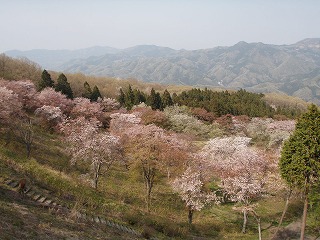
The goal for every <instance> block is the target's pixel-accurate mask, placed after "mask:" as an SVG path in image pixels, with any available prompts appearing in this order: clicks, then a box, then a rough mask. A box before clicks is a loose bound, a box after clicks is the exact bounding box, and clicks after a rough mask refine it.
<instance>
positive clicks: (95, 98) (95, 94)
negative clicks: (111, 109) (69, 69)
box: [90, 85, 102, 102]
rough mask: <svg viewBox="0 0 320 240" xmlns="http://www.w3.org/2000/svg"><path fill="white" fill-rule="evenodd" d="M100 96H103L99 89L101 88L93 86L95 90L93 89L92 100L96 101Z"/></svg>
mask: <svg viewBox="0 0 320 240" xmlns="http://www.w3.org/2000/svg"><path fill="white" fill-rule="evenodd" d="M98 98H102V96H101V93H100V91H99V88H98V87H97V86H96V85H95V86H94V87H93V90H92V94H91V98H90V99H91V101H94V102H96V101H97V100H98Z"/></svg>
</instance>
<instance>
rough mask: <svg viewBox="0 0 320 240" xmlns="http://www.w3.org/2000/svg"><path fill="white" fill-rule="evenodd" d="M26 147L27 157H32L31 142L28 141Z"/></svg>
mask: <svg viewBox="0 0 320 240" xmlns="http://www.w3.org/2000/svg"><path fill="white" fill-rule="evenodd" d="M26 148H27V158H30V153H31V144H29V143H26Z"/></svg>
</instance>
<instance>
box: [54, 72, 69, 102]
mask: <svg viewBox="0 0 320 240" xmlns="http://www.w3.org/2000/svg"><path fill="white" fill-rule="evenodd" d="M55 90H56V91H57V92H61V93H62V94H65V95H66V96H67V97H68V98H70V99H72V98H73V92H72V89H71V87H70V83H68V80H67V77H66V76H65V75H64V74H63V73H61V74H60V75H59V77H58V80H57V85H56V87H55Z"/></svg>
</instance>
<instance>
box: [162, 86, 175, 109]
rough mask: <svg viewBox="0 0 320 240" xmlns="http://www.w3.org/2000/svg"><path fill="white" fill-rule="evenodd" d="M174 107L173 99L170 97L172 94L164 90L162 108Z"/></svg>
mask: <svg viewBox="0 0 320 240" xmlns="http://www.w3.org/2000/svg"><path fill="white" fill-rule="evenodd" d="M172 105H173V101H172V98H171V96H170V93H169V92H168V90H167V89H166V90H164V92H163V95H162V107H163V108H165V107H168V106H172Z"/></svg>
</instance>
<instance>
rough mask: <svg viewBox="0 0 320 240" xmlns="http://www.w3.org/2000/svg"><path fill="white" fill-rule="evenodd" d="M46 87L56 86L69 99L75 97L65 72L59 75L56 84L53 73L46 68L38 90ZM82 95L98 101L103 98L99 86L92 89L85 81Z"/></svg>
mask: <svg viewBox="0 0 320 240" xmlns="http://www.w3.org/2000/svg"><path fill="white" fill-rule="evenodd" d="M46 87H51V88H54V89H55V90H56V91H57V92H61V93H62V94H64V95H66V96H67V97H68V98H69V99H73V97H74V96H73V91H72V89H71V86H70V83H69V82H68V79H67V77H66V76H65V75H64V74H63V73H61V74H60V75H59V76H58V79H57V83H56V84H55V83H54V81H53V80H52V78H51V75H50V74H49V73H48V72H47V70H45V69H44V70H43V72H42V74H41V80H40V81H39V83H38V91H41V90H43V89H44V88H46ZM82 97H85V98H88V99H90V100H91V101H97V100H98V98H102V96H101V94H100V91H99V88H98V87H97V86H94V87H93V90H91V87H90V85H89V83H88V82H85V83H84V91H83V93H82Z"/></svg>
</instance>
